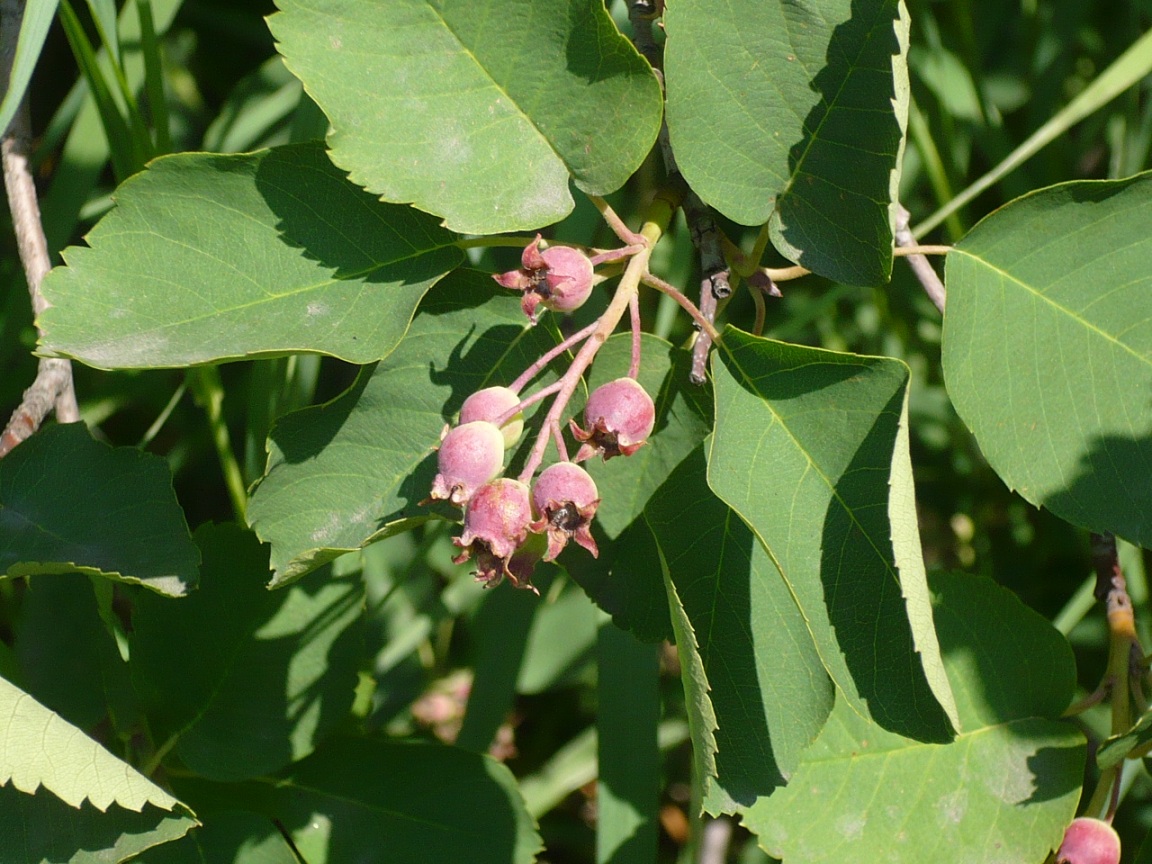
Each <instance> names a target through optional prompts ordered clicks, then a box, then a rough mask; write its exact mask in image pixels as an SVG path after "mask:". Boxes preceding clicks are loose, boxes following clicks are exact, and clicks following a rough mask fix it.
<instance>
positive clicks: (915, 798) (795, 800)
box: [744, 574, 1085, 864]
mask: <svg viewBox="0 0 1152 864" xmlns="http://www.w3.org/2000/svg"><path fill="white" fill-rule="evenodd" d="M931 587H932V589H933V591H934V592H935V594H936V597H935V604H934V605H935V610H936V621H937V628H938V630H939V633H940V646H941V650H942V651H943V654H944V664H945V666H946V668H947V672H948V677H949V678H950V680H951V682H952V686H953V690H954V692H955V694H956V702H957V708H958V710H959V713H960V720H961V724H962V728H963V732H961V733H960V734H959V735H958V736H957V738H956V740H955V741H954V742H952V743H951V744H944V745H940V744H923V743H919V742H916V741H912V740H909V739H907V738H903V737H901V736H899V735H896V734H893V733H891V732H887V731H885V730H883V729H881V728H880V727H879V726H876V725H875V724H873V723H869V722H868V721H867V720H865V719H863V718H862V717H860V716H859V715H858V714H856V713H854V712H853V711H851V710H850V709H849V708H848V707H847V705H846V703H844V702H843V701H838V702H837V705H836V708H835V710H834V711H833V712H832V717H831V719H829V721H828V725H827V726H826V727H825V728H824V731H823V732H822V733H821V735H820V737H819V738H818V739H817V741H816V743H815V744H814V745H813V746H812V749H811V750H809V751H808V753H807V754H805V756H804V757H803V760H802V764H801V767H800V770H799V771H797V772H796V775H795V776H794V777H793V778H792V782H791V784H789V785H788V787H787V788H785V789H782V790H780V791H779V792H777V793H776V794H775V795H773V796H772V797H771V798H767V799H764V800H762V801H760V802H758V803H757V804H756V805H755V806H754V807H752V808H751V809H750V810H748V811H747V812H746V814H745V820H744V822H745V824H746V825H747V826H748V827H749V828H750V829H752V831H754V832H755V833H757V834H758V835H759V840H760V844H761V845H762V846H763V847H764V848H765V849H767V850H769V852H770V853H771V854H773V855H775V856H776V857H779V858H783V860H784V862H785V864H792V862H796V864H801V862H802V864H824V862H828V864H831V862H834V861H837V862H838V861H849V860H850V861H891V862H893V864H904V862H907V864H914V862H915V864H919V862H923V861H937V862H941V864H953V862H954V864H971V862H973V861H1043V860H1044V858H1045V856H1046V855H1047V853H1048V851H1049V850H1050V849H1052V848H1054V847H1056V846H1058V845H1059V843H1060V838H1061V836H1062V834H1063V831H1064V826H1066V825H1067V824H1068V822H1069V821H1071V819H1072V817H1073V815H1074V814H1075V812H1076V804H1077V801H1078V800H1079V798H1080V785H1081V779H1082V774H1083V770H1084V749H1085V748H1084V738H1083V735H1082V734H1081V733H1080V732H1079V730H1077V728H1076V727H1075V726H1074V725H1072V724H1071V723H1068V722H1065V721H1059V720H1056V719H1053V718H1056V717H1058V716H1059V715H1060V713H1061V712H1062V711H1063V710H1064V708H1066V707H1067V705H1068V702H1069V700H1070V699H1071V696H1072V689H1073V686H1074V683H1075V668H1074V665H1073V660H1072V652H1071V650H1070V649H1069V647H1068V643H1067V642H1066V641H1065V640H1064V638H1063V637H1062V636H1061V635H1060V634H1059V633H1058V632H1057V631H1056V630H1054V629H1053V628H1052V627H1051V625H1049V624H1048V622H1047V621H1045V620H1044V619H1043V618H1041V617H1040V616H1039V615H1037V614H1036V613H1035V612H1032V611H1031V610H1030V609H1028V608H1027V607H1025V606H1024V605H1023V604H1022V603H1021V602H1020V601H1019V600H1017V599H1016V598H1015V597H1014V596H1013V595H1011V594H1010V593H1009V592H1008V591H1006V590H1004V589H1003V588H1000V587H999V586H997V585H996V584H994V583H993V582H991V581H989V580H986V579H983V578H980V577H974V576H967V575H949V574H937V575H934V576H932V577H931Z"/></svg>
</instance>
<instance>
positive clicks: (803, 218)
mask: <svg viewBox="0 0 1152 864" xmlns="http://www.w3.org/2000/svg"><path fill="white" fill-rule="evenodd" d="M665 22H666V25H667V30H668V44H667V48H666V51H665V74H666V79H667V86H668V131H669V134H670V135H671V139H672V146H673V147H674V148H675V151H676V161H677V163H678V164H679V166H680V169H681V170H682V171H683V172H684V177H685V178H686V179H687V180H688V182H689V184H691V186H692V188H693V189H694V190H695V191H696V192H697V193H698V194H699V195H700V196H701V198H703V199H704V201H705V202H706V203H708V204H711V205H712V206H714V207H715V208H716V209H718V210H719V211H720V212H721V213H723V214H724V215H726V216H728V217H729V218H731V219H734V220H735V221H737V222H741V223H744V224H746V225H756V224H760V223H762V222H765V221H768V220H769V218H771V229H772V240H773V243H774V244H775V245H776V248H777V249H779V250H780V252H782V253H783V254H784V255H785V256H787V257H788V258H791V259H792V260H793V261H797V262H799V263H800V264H802V265H804V266H805V267H807V268H809V269H810V270H812V271H814V272H816V273H820V274H821V275H824V276H827V277H829V278H831V279H836V280H838V281H841V282H847V283H848V284H852V285H877V284H881V283H884V282H887V281H888V278H889V276H890V274H891V270H892V234H893V229H892V215H893V207H894V203H895V195H896V193H897V185H898V183H897V180H898V177H899V171H900V163H901V157H902V154H903V149H904V126H905V123H906V120H907V114H908V70H907V66H906V62H905V57H906V53H907V48H908V14H907V12H906V10H905V9H904V4H903V3H902V2H898V0H882V2H873V3H860V2H855V0H801V2H795V0H723V2H721V0H676V2H673V3H669V4H668V10H667V13H666V15H665Z"/></svg>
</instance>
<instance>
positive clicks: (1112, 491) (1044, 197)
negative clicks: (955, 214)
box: [943, 174, 1152, 546]
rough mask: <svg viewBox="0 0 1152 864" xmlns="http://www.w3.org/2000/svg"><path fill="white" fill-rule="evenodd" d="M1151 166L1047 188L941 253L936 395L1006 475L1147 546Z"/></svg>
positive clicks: (1072, 516) (1060, 509)
mask: <svg viewBox="0 0 1152 864" xmlns="http://www.w3.org/2000/svg"><path fill="white" fill-rule="evenodd" d="M1150 221H1152V174H1141V175H1138V176H1136V177H1133V178H1131V179H1128V180H1118V181H1114V182H1109V181H1097V182H1079V183H1067V184H1064V185H1061V186H1054V187H1052V188H1051V189H1045V190H1042V191H1040V192H1035V193H1033V194H1031V195H1027V196H1025V197H1024V198H1020V199H1018V200H1016V201H1014V202H1012V203H1011V204H1008V205H1007V206H1005V207H1003V208H1001V209H1000V210H997V211H996V212H995V213H993V214H992V215H991V216H989V217H988V218H987V219H985V220H984V221H983V222H981V223H980V224H979V225H978V226H976V228H974V229H973V230H972V231H971V232H970V233H969V234H968V235H967V236H966V237H965V238H964V239H963V240H962V241H961V242H960V243H959V244H957V246H956V249H955V250H954V251H952V252H951V253H949V255H948V261H947V270H946V272H947V286H948V307H947V314H946V315H945V316H944V335H943V340H944V348H943V363H944V376H945V382H946V383H947V385H948V394H949V395H950V396H951V397H952V401H953V403H954V404H955V406H956V410H957V412H959V414H960V416H961V418H963V420H964V422H965V423H967V424H968V426H969V428H971V429H972V432H973V433H974V434H975V436H976V440H977V441H978V442H979V443H980V449H981V450H982V451H983V453H984V455H985V457H987V459H988V461H989V463H991V465H992V467H993V468H994V469H995V470H996V473H998V474H999V475H1000V476H1001V477H1002V478H1003V479H1004V482H1005V483H1007V484H1008V486H1009V487H1010V488H1012V489H1015V490H1016V491H1017V492H1019V493H1020V494H1021V495H1022V496H1024V498H1026V499H1027V500H1028V501H1031V502H1032V503H1033V504H1035V505H1037V506H1043V507H1046V508H1047V509H1049V510H1051V511H1052V512H1053V513H1055V514H1056V515H1057V516H1060V517H1061V518H1062V519H1066V520H1068V521H1069V522H1072V523H1073V524H1075V525H1081V526H1083V527H1085V528H1090V529H1092V530H1094V531H1111V532H1113V533H1115V534H1118V535H1120V536H1121V537H1124V538H1125V539H1128V540H1131V541H1132V542H1134V543H1137V544H1140V545H1143V546H1149V545H1152V518H1150V514H1152V483H1149V482H1148V476H1149V469H1150V467H1152V401H1150V400H1149V399H1148V398H1147V394H1148V393H1149V391H1150V390H1152V326H1149V324H1150V323H1152V235H1150V234H1149V232H1148V225H1149V222H1150Z"/></svg>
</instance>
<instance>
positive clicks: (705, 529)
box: [644, 449, 833, 812]
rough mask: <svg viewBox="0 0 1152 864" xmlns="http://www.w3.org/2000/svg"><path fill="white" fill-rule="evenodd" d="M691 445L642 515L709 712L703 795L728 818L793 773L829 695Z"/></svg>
mask: <svg viewBox="0 0 1152 864" xmlns="http://www.w3.org/2000/svg"><path fill="white" fill-rule="evenodd" d="M705 470H706V469H705V464H704V454H703V451H702V450H700V449H698V450H697V451H696V452H695V453H694V454H693V455H692V456H691V457H689V458H688V459H687V460H685V461H684V462H683V463H682V464H681V465H680V467H679V468H677V469H676V471H674V472H673V474H672V476H671V477H670V478H669V480H668V482H667V483H665V484H664V485H663V486H661V487H660V489H659V491H658V492H657V493H656V495H654V496H653V497H652V500H651V501H650V502H649V504H648V508H647V509H646V510H645V512H644V517H645V519H646V520H647V522H648V525H649V526H650V527H651V528H652V533H653V534H654V535H655V537H656V542H657V544H658V545H659V547H660V557H661V560H662V561H663V563H664V565H665V566H666V567H667V570H668V573H669V574H670V576H671V578H672V581H673V582H674V583H675V584H676V590H677V594H678V595H679V597H680V600H681V602H682V603H683V605H684V610H685V612H686V614H687V615H688V618H689V619H690V620H691V622H692V627H693V629H694V630H695V632H696V639H697V642H698V647H699V652H700V658H701V662H702V663H703V665H704V670H705V672H706V674H707V676H708V683H709V684H710V685H711V697H710V698H711V702H712V705H713V707H714V709H715V712H716V721H717V724H718V728H717V730H716V745H717V748H718V752H717V754H716V769H717V773H718V779H717V782H716V783H715V784H713V785H712V786H711V788H710V789H709V791H708V794H707V796H706V797H705V802H704V803H705V806H706V807H707V808H708V809H709V810H710V811H712V812H719V811H726V812H732V811H733V810H735V809H736V808H737V807H738V806H740V805H744V806H747V805H750V804H752V803H753V802H754V801H755V800H756V798H757V797H760V796H765V795H769V794H771V792H772V790H773V789H774V788H776V787H777V786H782V785H783V784H784V782H785V780H786V779H787V778H788V777H789V776H790V775H791V774H792V772H793V771H794V770H795V769H796V766H797V764H798V763H799V760H800V754H801V753H803V751H804V750H805V749H806V748H807V747H808V745H809V744H811V743H812V740H813V739H814V738H815V737H816V735H817V733H818V732H819V731H820V728H821V727H822V726H823V725H824V721H825V720H826V719H827V717H828V713H829V712H830V711H831V710H832V702H833V690H832V683H831V681H830V680H829V678H828V675H827V673H826V672H825V671H824V667H823V666H822V665H821V662H820V655H819V654H818V653H817V652H816V648H815V646H814V645H813V643H812V637H811V635H810V634H809V633H808V630H807V627H806V626H805V621H804V617H803V615H802V614H801V613H800V609H799V608H798V607H797V605H796V601H795V600H794V599H793V598H792V597H791V595H790V594H789V591H788V586H787V585H786V584H785V583H784V581H783V580H782V579H781V578H780V574H779V572H778V571H777V570H776V568H775V567H774V566H773V565H772V562H771V560H770V559H769V557H768V555H767V553H766V552H765V551H764V549H763V548H762V547H761V546H760V544H759V543H758V542H757V541H756V538H755V536H754V535H753V533H752V532H751V531H750V530H749V529H748V527H747V526H746V525H745V524H744V523H743V522H742V521H741V520H740V517H739V516H737V515H736V514H735V513H734V512H733V511H732V510H730V509H729V508H728V507H727V505H725V504H724V502H722V501H720V500H719V499H718V498H716V496H715V495H713V494H712V492H711V490H709V489H708V484H707V482H706V479H705Z"/></svg>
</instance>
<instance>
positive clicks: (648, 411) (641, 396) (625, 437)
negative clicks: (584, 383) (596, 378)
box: [571, 378, 656, 462]
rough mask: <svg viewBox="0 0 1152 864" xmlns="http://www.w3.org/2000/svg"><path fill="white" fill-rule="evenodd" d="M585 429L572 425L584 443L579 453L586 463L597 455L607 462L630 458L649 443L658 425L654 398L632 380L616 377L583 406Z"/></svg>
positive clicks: (590, 397)
mask: <svg viewBox="0 0 1152 864" xmlns="http://www.w3.org/2000/svg"><path fill="white" fill-rule="evenodd" d="M584 422H585V423H586V424H587V428H586V429H581V428H580V427H579V426H577V425H576V421H575V420H573V421H571V423H572V434H573V435H575V436H576V438H577V440H579V441H581V442H583V444H582V446H581V447H580V452H578V453H577V454H576V460H575V461H577V462H583V461H584V460H585V459H588V458H589V457H591V456H595V455H596V454H597V453H602V454H603V456H604V460H605V461H607V460H609V459H611V458H612V457H613V456H631V455H632V454H633V453H635V452H636V451H637V450H639V449H640V447H641V446H642V445H643V444H644V442H645V441H646V440H648V436H649V435H651V434H652V427H653V426H655V425H656V406H655V405H654V404H653V402H652V397H651V396H649V395H648V394H647V392H645V390H644V388H643V387H641V386H640V384H639V383H637V382H636V380H635V379H632V378H617V379H616V380H615V381H609V382H608V383H607V384H604V385H602V386H600V387H597V388H596V389H595V390H594V391H592V395H591V396H589V397H588V404H587V405H585V406H584Z"/></svg>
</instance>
